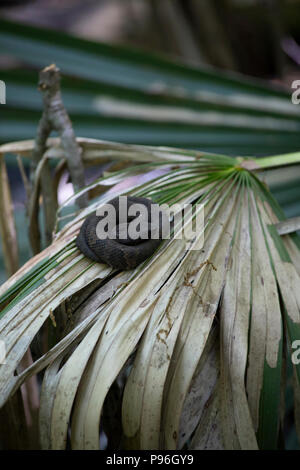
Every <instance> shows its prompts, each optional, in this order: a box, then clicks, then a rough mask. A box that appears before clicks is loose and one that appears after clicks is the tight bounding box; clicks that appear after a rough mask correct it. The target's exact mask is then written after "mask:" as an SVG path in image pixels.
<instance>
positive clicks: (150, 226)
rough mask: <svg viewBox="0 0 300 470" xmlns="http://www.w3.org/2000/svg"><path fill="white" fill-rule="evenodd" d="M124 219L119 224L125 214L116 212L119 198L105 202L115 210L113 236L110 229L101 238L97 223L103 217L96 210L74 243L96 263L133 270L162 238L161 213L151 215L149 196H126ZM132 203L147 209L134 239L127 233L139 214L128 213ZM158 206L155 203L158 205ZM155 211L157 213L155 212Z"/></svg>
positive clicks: (152, 251)
mask: <svg viewBox="0 0 300 470" xmlns="http://www.w3.org/2000/svg"><path fill="white" fill-rule="evenodd" d="M125 200H126V204H127V208H126V209H127V210H126V214H125V216H126V219H127V223H122V219H124V214H122V217H121V214H120V213H119V207H120V206H119V202H120V201H119V197H116V198H114V199H112V200H111V201H109V202H108V203H107V204H109V205H111V206H112V207H113V208H114V209H115V214H116V221H115V222H116V226H115V231H114V235H113V237H112V238H110V233H111V232H110V231H108V232H107V234H108V235H107V238H105V239H102V238H99V236H98V235H97V232H96V229H97V224H98V223H99V222H100V221H101V220H103V219H104V217H105V216H104V215H101V216H98V215H96V213H93V214H91V215H90V216H88V217H87V218H86V220H85V221H84V223H83V224H82V226H81V229H80V232H79V235H78V237H77V239H76V245H77V247H78V248H79V250H80V251H81V252H82V253H83V254H84V255H85V256H87V257H88V258H90V259H92V260H94V261H97V262H99V263H106V264H108V265H110V266H112V267H113V268H117V269H122V270H126V269H133V268H135V267H136V266H138V265H139V264H140V263H142V262H143V261H145V260H146V259H147V258H149V256H151V255H152V254H153V253H154V251H155V250H156V249H157V248H158V246H159V245H160V243H161V241H162V213H161V212H159V217H153V216H152V215H151V207H152V206H153V205H156V206H157V204H154V203H153V202H152V201H151V200H150V199H147V198H144V197H134V196H130V197H126V198H125ZM133 204H142V205H143V206H144V207H145V208H146V209H147V212H146V213H147V218H146V220H144V223H143V227H141V228H140V229H141V230H140V235H139V236H138V238H137V239H133V238H132V237H131V236H130V230H129V227H130V224H131V223H134V221H135V219H136V218H137V217H138V216H132V215H128V212H129V211H130V208H131V206H132V205H133ZM157 207H158V206H157ZM156 214H157V213H156ZM154 232H155V233H156V234H157V235H156V238H151V236H152V235H151V233H152V234H153V233H154Z"/></svg>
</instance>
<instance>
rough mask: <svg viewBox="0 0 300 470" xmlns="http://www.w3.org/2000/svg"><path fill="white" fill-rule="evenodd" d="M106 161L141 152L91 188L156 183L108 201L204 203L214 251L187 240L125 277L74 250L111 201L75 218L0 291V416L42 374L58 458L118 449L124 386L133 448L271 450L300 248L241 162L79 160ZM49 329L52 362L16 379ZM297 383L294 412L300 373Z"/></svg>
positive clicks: (292, 333) (208, 242)
mask: <svg viewBox="0 0 300 470" xmlns="http://www.w3.org/2000/svg"><path fill="white" fill-rule="evenodd" d="M49 142H50V143H49V149H48V156H50V155H52V156H53V155H55V156H58V155H60V149H59V145H57V144H58V141H49ZM21 145H22V144H20V146H21ZM23 145H24V144H23ZM30 146H32V143H31V144H30V143H27V150H26V152H27V154H28V155H29V154H30V152H31V150H30V149H31V148H32V147H30ZM93 146H94V147H93ZM109 149H110V150H109ZM1 151H3V148H2V150H1ZM24 152H25V150H24ZM97 152H98V153H97ZM101 152H103V154H102V155H103V156H105V155H106V156H107V155H109V156H111V153H113V155H114V158H120V159H121V158H126V157H125V156H127V157H128V155H129V154H130V152H133V153H134V160H135V164H134V166H131V167H130V166H129V167H127V168H125V169H122V170H120V171H117V172H115V173H112V174H109V175H108V176H106V177H105V178H101V179H99V180H98V181H97V182H95V183H93V185H92V186H93V187H97V186H99V187H101V188H102V187H103V185H107V186H109V185H110V183H111V184H114V183H115V182H122V181H125V180H127V181H128V176H131V175H132V174H138V173H145V172H148V174H150V179H148V181H146V182H145V180H141V181H138V180H136V179H135V180H134V182H133V183H132V182H131V183H130V186H129V187H127V188H126V187H125V186H124V185H123V186H121V185H120V186H116V187H115V188H114V189H113V191H114V193H113V194H114V196H115V195H119V194H134V195H142V196H146V197H150V198H151V199H153V200H154V201H156V202H158V203H160V204H162V203H168V204H169V205H172V204H173V203H176V202H180V203H182V204H183V203H187V202H188V203H192V204H193V205H194V206H196V204H200V203H201V204H203V206H204V214H205V223H204V246H203V248H202V249H200V250H192V249H187V247H186V243H185V241H184V240H180V239H175V238H173V239H171V240H166V241H164V242H163V243H162V245H161V246H160V248H159V249H158V251H157V252H156V253H155V254H154V255H153V256H152V257H151V258H150V259H148V260H147V261H146V262H145V263H144V264H142V265H141V266H139V267H138V268H136V269H135V270H134V271H129V272H126V273H122V272H117V271H113V270H112V268H110V267H108V266H106V265H104V264H98V263H94V262H91V261H90V260H88V259H87V258H85V257H84V256H83V255H82V254H81V253H80V252H79V251H78V250H77V248H76V246H75V237H76V235H77V233H78V230H79V228H80V226H81V224H82V221H83V219H84V218H85V217H86V216H87V215H88V214H89V213H90V212H92V211H94V210H95V207H97V206H99V205H100V204H104V203H105V202H107V201H108V200H109V199H110V198H111V196H112V191H107V192H104V193H103V192H102V193H101V195H100V196H98V197H97V198H96V199H95V200H94V201H92V203H91V205H90V206H89V207H88V208H87V209H85V210H84V211H81V212H80V213H79V214H77V215H76V216H75V217H74V216H73V217H72V216H71V217H70V221H69V222H68V223H67V224H66V225H65V226H63V227H62V228H61V229H60V231H58V232H57V234H56V236H55V239H54V242H53V244H52V245H51V246H50V247H48V248H47V249H46V250H44V251H43V252H42V253H40V254H39V255H37V256H36V257H35V258H33V259H32V260H30V261H29V262H28V263H27V264H26V265H25V266H24V267H23V268H22V269H21V270H19V271H18V272H17V273H16V274H14V275H13V276H12V277H11V278H10V279H9V280H8V281H7V282H6V283H5V284H4V285H2V286H1V287H0V302H1V303H0V306H1V313H0V315H1V319H0V338H1V339H2V340H4V341H5V344H6V352H7V357H6V363H5V364H3V365H1V366H0V390H1V394H0V397H1V405H3V404H4V403H5V402H6V400H7V399H8V398H9V397H10V396H12V394H13V393H14V392H15V391H16V390H17V389H18V388H19V387H20V385H21V384H22V383H23V382H24V381H25V380H26V379H27V378H28V377H30V376H31V375H33V374H36V373H38V372H40V371H42V370H45V373H44V375H43V385H42V389H41V408H40V438H41V443H42V446H43V448H50V449H64V448H65V447H66V445H67V442H68V439H69V438H68V430H69V431H70V436H71V437H70V442H71V447H72V448H73V449H97V448H98V447H99V437H100V443H101V442H102V435H101V432H102V430H103V429H104V432H106V435H107V438H108V440H109V439H110V438H111V435H110V434H109V431H107V430H106V428H105V418H104V416H105V410H106V407H107V406H108V401H109V397H110V393H111V390H112V387H113V386H114V384H115V383H116V381H118V383H119V384H120V383H121V390H122V396H121V397H120V400H121V399H122V433H123V437H122V447H123V448H133V449H176V448H183V447H187V448H191V449H199V448H227V449H256V448H260V449H270V448H276V447H277V445H278V435H279V431H280V428H281V426H282V423H281V414H282V409H281V406H282V405H281V401H280V398H281V393H282V391H283V387H284V384H283V383H282V367H283V362H284V361H287V360H290V359H289V357H288V356H287V350H286V348H285V347H283V346H284V344H285V341H286V338H287V339H288V344H289V345H290V346H291V345H292V343H293V341H294V340H297V339H299V337H300V294H299V288H298V287H299V280H300V279H299V276H300V253H299V241H298V239H297V236H296V235H293V236H291V235H285V236H282V237H280V236H279V235H278V233H277V231H276V229H275V227H274V224H275V223H277V222H278V221H279V220H281V219H282V218H283V215H282V213H281V210H280V208H279V207H278V205H277V203H276V202H275V201H274V199H273V197H272V196H271V194H270V192H269V191H268V189H267V188H266V186H265V184H264V183H262V182H261V181H260V180H259V179H258V177H257V176H256V174H255V173H254V172H251V171H249V170H247V169H246V168H245V166H244V165H243V164H241V160H240V159H237V158H231V157H228V156H222V155H212V154H204V153H199V152H192V151H184V150H176V149H167V148H153V147H139V146H128V145H121V144H113V143H105V142H102V143H99V142H98V144H97V145H96V143H95V142H94V143H93V142H92V141H90V142H86V147H85V151H84V152H83V158H84V159H85V158H88V155H89V156H91V155H93V157H94V156H95V154H97V155H98V156H99V153H101ZM288 158H289V156H287V159H288ZM291 158H294V157H291ZM149 161H150V162H151V163H149ZM257 164H259V160H258V161H257ZM153 169H156V170H157V169H159V170H161V171H159V172H157V171H156V172H151V173H149V172H150V171H151V170H153ZM121 188H123V189H121ZM124 188H125V189H124ZM89 189H90V187H87V188H85V189H84V190H83V191H88V190H89ZM81 193H82V192H81ZM81 193H78V194H77V195H76V196H74V197H73V199H74V198H75V197H78V196H79V195H80V194H81ZM69 202H72V199H71V200H70V201H69ZM63 209H64V208H63V207H62V208H61V209H60V212H59V214H58V219H59V217H60V215H61V212H62V211H63ZM58 222H59V220H58ZM184 223H187V221H186V220H184ZM200 235H201V234H200V233H199V234H198V236H199V237H200ZM63 312H65V313H66V312H67V316H66V318H65V317H64V315H63ZM63 318H65V319H66V325H65V327H64V328H63V329H60V328H59V325H60V324H61V323H62V321H63ZM45 325H47V328H48V332H51V335H50V336H51V338H52V340H51V341H49V350H48V351H47V352H46V353H45V354H43V355H42V356H41V357H38V358H36V360H35V361H34V363H33V364H32V365H31V366H30V367H29V368H27V369H24V370H21V369H20V362H21V359H22V357H23V355H24V354H25V352H26V350H27V348H28V347H29V346H30V345H31V343H32V341H33V340H34V338H35V337H36V335H37V334H38V333H39V332H40V331H41V329H42V328H45ZM54 325H56V326H54ZM294 369H295V387H294V391H295V402H297V401H298V402H299V383H300V366H299V365H294ZM16 371H17V373H16ZM123 387H124V390H123ZM120 419H121V418H120ZM102 423H104V424H103V425H102ZM100 445H101V444H100Z"/></svg>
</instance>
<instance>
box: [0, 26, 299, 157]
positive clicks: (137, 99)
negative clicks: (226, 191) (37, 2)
mask: <svg viewBox="0 0 300 470" xmlns="http://www.w3.org/2000/svg"><path fill="white" fill-rule="evenodd" d="M0 40H1V45H2V48H3V50H5V54H6V55H7V56H9V57H12V58H13V59H14V61H17V64H18V61H20V64H21V65H20V66H19V67H18V65H17V66H16V68H15V69H13V70H1V80H4V81H5V83H6V89H7V104H6V106H5V119H4V118H3V119H2V122H1V128H0V142H3V141H4V142H7V141H10V140H11V141H12V140H21V139H28V138H31V137H32V136H33V135H35V131H36V126H37V123H38V121H39V118H40V112H41V110H42V103H41V99H40V96H39V92H38V90H37V83H36V81H37V74H36V70H39V69H42V68H44V67H45V66H47V65H49V64H51V63H53V62H54V63H56V65H57V66H58V67H59V68H60V70H61V72H62V77H63V79H62V89H63V95H64V103H65V106H66V108H67V109H68V111H69V113H70V116H71V118H72V122H73V124H74V129H75V132H76V134H77V135H84V136H86V137H93V138H100V139H106V140H113V141H119V142H125V143H132V142H135V143H137V144H146V145H168V146H174V147H184V148H199V149H202V150H205V151H208V152H216V153H222V154H228V155H274V154H278V153H286V152H293V151H297V150H298V148H299V129H300V115H299V107H298V106H295V105H293V104H292V102H291V91H290V90H283V89H281V88H279V87H275V86H274V85H271V84H270V83H266V82H263V81H260V80H255V79H253V78H252V79H250V78H246V77H243V76H241V75H238V74H230V73H229V72H224V71H221V70H214V69H212V68H209V67H191V66H187V65H183V64H179V63H176V62H174V61H170V60H167V59H165V58H161V57H157V56H155V55H152V54H149V53H145V52H144V51H140V50H134V49H130V48H126V47H120V46H116V45H109V44H103V43H98V42H93V41H87V40H84V39H80V38H76V37H73V36H70V35H67V34H65V33H63V32H59V31H53V30H47V29H44V28H36V27H33V26H28V25H23V24H20V23H14V22H11V21H7V20H1V21H0ZM24 69H25V70H24ZM28 69H30V70H28ZM34 69H35V70H34Z"/></svg>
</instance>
